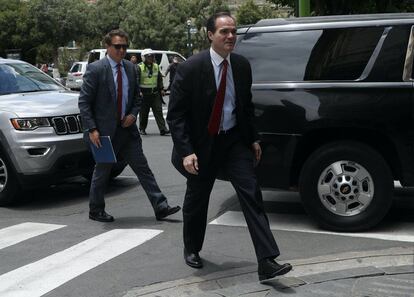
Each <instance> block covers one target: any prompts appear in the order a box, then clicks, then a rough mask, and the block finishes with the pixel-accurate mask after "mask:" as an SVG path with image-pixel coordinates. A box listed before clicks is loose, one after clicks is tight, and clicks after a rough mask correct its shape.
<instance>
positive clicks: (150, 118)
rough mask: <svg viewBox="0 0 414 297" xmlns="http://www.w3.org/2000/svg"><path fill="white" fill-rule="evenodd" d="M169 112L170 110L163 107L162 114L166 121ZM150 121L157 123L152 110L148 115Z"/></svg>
mask: <svg viewBox="0 0 414 297" xmlns="http://www.w3.org/2000/svg"><path fill="white" fill-rule="evenodd" d="M167 112H168V108H167V107H164V106H163V107H162V114H163V116H164V119H165V117H166V116H167ZM148 120H152V121H155V117H154V114H153V113H152V110H150V112H149V114H148Z"/></svg>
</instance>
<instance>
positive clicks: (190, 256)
mask: <svg viewBox="0 0 414 297" xmlns="http://www.w3.org/2000/svg"><path fill="white" fill-rule="evenodd" d="M184 260H185V264H187V265H188V266H190V267H193V268H202V267H203V261H202V260H201V258H200V255H199V254H198V253H190V252H187V251H186V249H184Z"/></svg>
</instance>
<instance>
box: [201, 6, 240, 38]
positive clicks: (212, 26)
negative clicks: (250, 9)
mask: <svg viewBox="0 0 414 297" xmlns="http://www.w3.org/2000/svg"><path fill="white" fill-rule="evenodd" d="M224 16H225V17H231V18H232V19H233V20H234V21H236V20H235V19H234V17H233V16H232V15H231V14H230V11H219V12H216V13H215V14H213V15H212V16H211V17H209V18H208V20H207V22H206V28H207V32H208V31H210V32H212V33H214V32H216V30H217V28H216V20H217V19H218V18H220V17H224Z"/></svg>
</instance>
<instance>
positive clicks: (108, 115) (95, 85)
mask: <svg viewBox="0 0 414 297" xmlns="http://www.w3.org/2000/svg"><path fill="white" fill-rule="evenodd" d="M104 42H105V45H106V49H107V56H106V57H105V58H103V59H102V60H99V61H96V62H94V63H92V64H89V65H88V69H87V70H86V73H85V75H84V77H83V84H82V88H81V91H80V95H79V109H80V112H81V118H82V124H83V128H84V129H85V133H84V138H85V140H86V141H87V142H88V144H89V143H92V145H95V146H97V147H99V146H101V143H100V140H99V136H100V135H102V136H103V135H105V136H110V137H111V140H112V145H113V147H114V151H115V153H116V155H117V156H119V157H122V159H123V160H126V161H127V163H128V164H129V165H130V166H131V168H132V170H133V171H134V172H135V174H136V175H137V177H138V179H139V181H140V183H141V185H142V187H143V188H144V190H145V192H146V194H147V196H148V199H149V200H150V202H151V204H152V207H153V209H154V212H155V216H156V218H157V219H158V220H160V219H163V218H165V217H166V216H169V215H171V214H174V213H176V212H178V211H179V210H180V207H179V206H175V207H170V206H169V205H168V202H167V198H166V197H165V196H164V194H163V193H162V192H161V190H160V188H159V187H158V184H157V182H156V181H155V178H154V175H153V174H152V172H151V169H150V168H149V166H148V163H147V159H146V158H145V155H144V153H143V151H142V142H141V137H140V135H139V132H138V128H137V125H136V119H137V114H138V112H139V108H140V104H141V100H142V99H141V98H140V97H139V86H138V78H137V70H136V67H135V66H134V65H133V64H132V63H131V62H130V61H128V60H125V59H124V57H125V54H126V49H127V46H128V36H127V34H126V33H125V32H124V31H122V30H113V31H111V32H109V33H108V34H107V35H106V36H105V38H104ZM111 167H112V164H110V163H98V164H96V166H95V170H94V172H93V176H92V181H91V189H90V194H89V218H90V219H92V220H96V221H101V222H112V221H113V220H114V218H113V217H112V216H111V215H109V214H107V213H106V212H105V201H104V192H105V188H106V184H107V181H108V179H109V175H110V172H111Z"/></svg>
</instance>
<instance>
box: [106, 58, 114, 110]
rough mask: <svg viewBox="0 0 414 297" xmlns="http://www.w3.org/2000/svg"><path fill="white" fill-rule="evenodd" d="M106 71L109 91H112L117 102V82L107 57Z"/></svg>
mask: <svg viewBox="0 0 414 297" xmlns="http://www.w3.org/2000/svg"><path fill="white" fill-rule="evenodd" d="M104 67H105V73H106V83H107V85H108V88H109V92H110V93H111V97H112V98H113V102H114V104H115V102H116V88H115V82H114V76H113V72H112V69H111V64H110V63H109V60H108V59H107V58H105V63H104Z"/></svg>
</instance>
